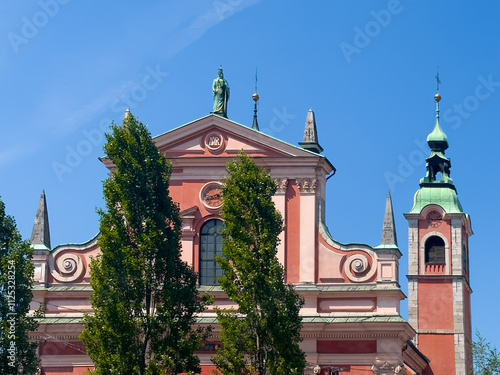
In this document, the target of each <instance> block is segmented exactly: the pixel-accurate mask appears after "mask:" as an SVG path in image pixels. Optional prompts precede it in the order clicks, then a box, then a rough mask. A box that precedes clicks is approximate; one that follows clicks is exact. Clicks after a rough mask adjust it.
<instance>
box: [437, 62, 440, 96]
mask: <svg viewBox="0 0 500 375" xmlns="http://www.w3.org/2000/svg"><path fill="white" fill-rule="evenodd" d="M440 83H441V80H440V79H439V66H438V67H437V74H436V84H437V92H439V84H440Z"/></svg>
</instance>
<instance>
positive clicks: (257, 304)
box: [214, 153, 306, 375]
mask: <svg viewBox="0 0 500 375" xmlns="http://www.w3.org/2000/svg"><path fill="white" fill-rule="evenodd" d="M227 171H228V173H229V176H228V178H227V179H226V181H225V186H224V188H223V203H224V205H223V209H222V213H221V215H222V218H223V219H224V221H225V229H224V231H223V238H224V250H223V257H219V258H218V261H219V263H220V265H221V267H222V269H223V270H224V272H225V276H223V277H222V278H220V280H219V281H220V283H221V286H222V288H223V289H224V291H225V292H226V293H227V295H228V297H229V298H231V300H233V301H234V302H236V303H237V304H238V309H237V310H218V311H217V315H218V319H219V324H220V325H221V341H222V346H221V348H219V350H218V352H217V354H216V355H215V357H214V362H215V364H216V365H217V366H218V369H219V370H220V371H221V372H222V373H223V374H225V375H230V374H231V375H240V374H254V373H257V374H259V375H264V374H301V373H303V371H304V367H305V364H306V361H305V355H304V353H303V352H302V350H301V349H300V348H299V342H300V341H301V336H300V330H301V328H302V320H301V317H300V314H299V312H300V308H301V307H302V305H303V303H304V302H303V299H302V298H301V297H300V296H298V295H297V294H296V292H295V290H294V289H293V287H292V286H291V285H288V284H286V282H285V280H284V270H283V267H282V266H281V264H280V263H279V261H278V258H277V256H276V254H277V246H278V244H279V238H278V235H279V234H280V233H281V232H282V230H283V222H282V218H281V214H280V213H279V211H277V210H276V208H275V206H274V203H273V201H272V197H273V195H274V193H275V192H276V184H275V182H274V180H273V179H272V177H271V176H270V175H269V173H267V171H265V170H264V169H263V168H260V167H259V166H257V165H256V164H255V163H254V161H253V160H252V159H251V158H250V157H249V156H247V155H245V154H244V153H240V154H239V155H238V157H237V158H236V159H235V160H233V161H231V162H229V163H228V165H227Z"/></svg>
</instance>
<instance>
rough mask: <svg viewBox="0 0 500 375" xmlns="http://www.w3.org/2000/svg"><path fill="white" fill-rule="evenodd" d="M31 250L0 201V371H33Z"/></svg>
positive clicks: (36, 365) (34, 367)
mask: <svg viewBox="0 0 500 375" xmlns="http://www.w3.org/2000/svg"><path fill="white" fill-rule="evenodd" d="M32 257H33V249H32V248H31V246H30V245H29V243H28V242H27V241H23V240H22V239H21V235H20V234H19V232H18V230H17V228H16V223H15V221H14V219H13V218H12V217H10V216H7V215H6V214H5V205H4V203H3V202H2V200H0V374H2V375H9V374H16V375H17V374H20V373H23V374H35V373H36V371H37V367H38V359H37V356H36V347H37V343H36V342H29V336H28V333H29V331H35V330H36V329H37V327H38V324H37V322H36V320H35V316H33V315H31V316H30V315H29V311H30V302H31V300H32V299H33V293H32V291H31V289H32V284H33V272H34V268H33V263H32V262H31V259H32Z"/></svg>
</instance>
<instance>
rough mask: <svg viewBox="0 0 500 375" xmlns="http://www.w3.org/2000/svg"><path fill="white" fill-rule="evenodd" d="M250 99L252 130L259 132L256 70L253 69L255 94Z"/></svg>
mask: <svg viewBox="0 0 500 375" xmlns="http://www.w3.org/2000/svg"><path fill="white" fill-rule="evenodd" d="M252 99H253V102H254V105H253V125H252V129H255V130H259V122H258V121H257V102H258V101H259V94H257V68H255V92H254V94H253V95H252Z"/></svg>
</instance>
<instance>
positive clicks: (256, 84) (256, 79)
mask: <svg viewBox="0 0 500 375" xmlns="http://www.w3.org/2000/svg"><path fill="white" fill-rule="evenodd" d="M255 93H257V67H255Z"/></svg>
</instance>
